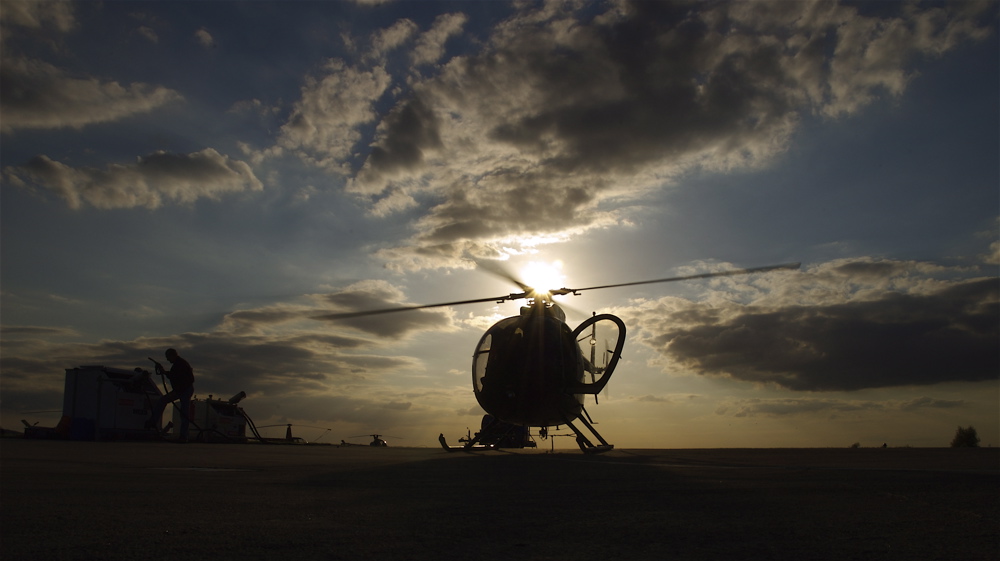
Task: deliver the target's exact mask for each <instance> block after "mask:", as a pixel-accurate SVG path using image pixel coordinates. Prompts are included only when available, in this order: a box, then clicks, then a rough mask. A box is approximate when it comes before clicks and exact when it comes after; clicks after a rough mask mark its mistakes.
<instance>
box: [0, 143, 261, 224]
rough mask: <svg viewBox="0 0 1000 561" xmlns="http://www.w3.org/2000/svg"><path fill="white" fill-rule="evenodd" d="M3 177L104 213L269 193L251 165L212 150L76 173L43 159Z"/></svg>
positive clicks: (11, 169) (10, 168)
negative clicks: (254, 193)
mask: <svg viewBox="0 0 1000 561" xmlns="http://www.w3.org/2000/svg"><path fill="white" fill-rule="evenodd" d="M3 176H4V179H5V181H7V182H9V183H11V184H13V185H16V186H19V187H22V188H32V186H39V187H42V188H44V189H47V190H51V191H53V192H55V193H57V194H58V195H59V196H61V197H62V198H63V199H65V200H66V204H68V205H69V206H70V208H74V209H79V208H81V207H82V206H83V204H84V203H87V204H90V205H91V206H94V207H96V208H102V209H111V208H134V207H146V208H158V207H159V206H161V205H162V204H163V203H164V202H165V201H169V202H176V203H192V202H194V201H196V200H198V199H202V198H209V199H216V200H217V199H219V198H220V197H221V196H222V195H224V194H229V193H237V192H241V191H260V190H262V189H263V184H261V182H260V180H258V179H257V177H256V176H255V175H254V173H253V170H251V168H250V166H249V165H248V164H246V163H245V162H242V161H240V160H234V159H232V158H229V157H228V156H224V155H222V154H220V153H218V152H216V151H215V150H213V149H211V148H206V149H204V150H202V151H200V152H193V153H190V154H172V153H168V152H163V151H158V152H154V153H152V154H149V155H147V156H145V157H140V158H138V160H137V161H136V163H134V164H128V165H121V164H113V165H109V166H107V168H106V169H103V170H101V169H96V168H73V167H70V166H67V165H65V164H62V163H60V162H57V161H54V160H52V159H50V158H49V157H47V156H44V155H41V156H36V157H34V158H32V159H31V160H30V161H29V162H28V163H26V164H24V165H22V166H8V167H5V168H4V169H3Z"/></svg>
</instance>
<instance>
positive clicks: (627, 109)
mask: <svg viewBox="0 0 1000 561" xmlns="http://www.w3.org/2000/svg"><path fill="white" fill-rule="evenodd" d="M977 10H978V11H977ZM878 12H879V13H874V11H872V10H867V11H862V10H861V9H859V8H857V7H852V6H849V5H848V6H843V5H838V4H836V3H806V2H782V3H770V2H750V3H731V2H725V3H677V2H635V3H609V4H606V5H598V6H595V5H593V4H583V5H580V6H578V7H577V8H576V9H574V8H572V7H569V5H566V4H559V5H558V6H556V5H554V4H545V5H544V6H539V5H537V4H530V5H525V10H524V11H523V12H520V13H518V14H517V15H515V16H513V17H512V18H510V19H509V20H507V21H505V22H502V23H501V24H499V25H498V26H497V27H496V28H495V29H494V30H493V33H492V35H491V37H490V38H489V40H488V41H487V43H486V45H487V46H486V48H484V50H483V51H482V52H480V53H478V54H474V55H470V56H463V57H457V58H454V59H452V60H450V61H449V62H448V63H446V64H445V65H444V66H443V67H442V70H441V72H440V74H439V75H437V76H435V77H433V78H430V79H427V80H425V81H423V82H418V83H416V84H415V85H414V93H413V95H412V96H411V97H409V98H407V99H405V100H403V101H401V102H400V104H399V105H397V106H396V107H395V108H394V109H393V110H392V112H391V113H390V114H389V117H387V119H386V120H385V121H384V122H383V123H381V125H380V126H379V135H378V136H377V138H376V140H375V143H374V145H373V146H372V151H371V153H370V155H369V156H368V159H367V161H366V162H365V164H364V167H363V168H362V170H361V171H360V172H359V174H358V175H357V177H356V178H355V181H354V182H353V183H352V184H351V187H350V188H351V190H352V191H354V192H357V193H360V194H364V195H380V194H383V193H391V194H392V195H393V196H394V197H397V198H396V199H394V200H395V201H398V200H401V199H400V193H406V194H408V195H410V196H413V197H416V196H417V195H419V194H425V195H427V196H429V197H430V198H431V200H435V201H437V200H441V199H442V198H443V202H439V203H437V204H433V205H431V206H430V207H429V210H428V212H427V214H426V215H425V216H424V217H423V219H421V220H419V221H418V223H417V224H416V225H415V231H417V232H419V234H418V235H416V236H415V237H414V238H413V239H412V240H410V244H411V245H410V246H408V247H404V248H398V251H393V252H387V253H386V254H385V256H388V257H394V258H398V259H400V260H401V261H405V260H406V259H407V255H406V254H407V253H410V254H412V257H413V258H412V263H411V265H410V266H441V265H442V264H444V263H446V255H445V253H442V254H441V256H440V260H439V261H437V262H435V261H433V260H430V259H429V258H428V257H427V256H426V255H424V256H422V257H417V254H418V253H419V252H420V250H421V248H422V247H423V246H442V245H447V244H451V247H452V248H454V249H455V250H456V251H457V252H458V253H460V254H461V253H467V254H471V251H472V249H473V248H476V247H481V246H492V247H493V248H494V249H496V248H497V247H501V245H502V244H501V243H500V242H499V240H501V239H508V240H509V238H510V234H511V233H512V232H517V233H518V234H519V235H523V236H532V235H541V234H551V233H553V232H565V231H566V229H569V228H572V229H573V230H574V231H580V230H585V229H587V228H592V227H598V226H602V225H605V224H606V223H607V219H608V216H607V215H605V214H601V213H598V212H596V209H597V208H598V207H599V205H600V204H602V203H603V202H610V201H612V200H617V201H619V202H620V201H624V200H629V199H631V200H635V199H637V198H641V197H642V196H643V194H644V193H646V192H648V190H650V189H658V188H661V187H662V186H663V184H664V183H666V182H669V180H670V177H672V176H675V175H677V174H678V173H682V172H684V171H686V170H690V169H692V168H702V169H708V170H713V171H715V170H720V171H721V170H730V169H734V168H744V167H754V166H762V165H766V164H767V163H768V162H769V161H770V160H771V159H772V158H773V156H775V155H776V154H779V153H781V152H782V151H784V150H785V149H786V147H787V146H788V144H789V140H790V139H791V137H792V135H793V134H794V132H795V130H796V127H797V124H798V122H799V120H800V119H801V116H802V115H804V114H823V115H826V116H829V117H837V116H841V115H850V114H852V113H855V112H856V111H858V110H859V109H860V108H861V107H864V106H865V105H867V104H869V103H871V102H872V101H873V100H875V99H877V98H878V97H879V96H884V95H887V94H888V95H891V96H897V95H900V94H901V93H902V92H903V91H904V90H905V88H906V86H907V84H908V83H909V81H910V80H911V79H912V78H913V77H914V76H915V72H914V71H913V70H911V69H910V66H911V65H912V63H913V62H914V61H915V60H916V59H917V58H918V57H921V56H927V55H935V56H936V55H939V54H941V53H943V52H945V51H947V50H948V49H951V48H953V47H954V46H955V45H957V44H959V43H960V42H961V41H963V40H969V39H970V38H971V39H979V38H982V37H984V36H985V35H987V34H989V33H990V32H991V30H992V27H991V23H990V21H989V17H990V15H989V14H990V13H991V12H990V9H989V7H988V6H986V5H979V6H978V8H977V7H975V6H968V5H967V6H963V8H962V9H957V8H951V7H946V8H940V7H929V8H925V9H924V8H913V7H907V8H905V9H904V8H903V7H902V5H894V6H892V7H891V9H885V10H879V11H878ZM584 185H586V187H582V186H584ZM525 192H529V193H532V194H534V195H535V198H536V199H539V198H540V199H542V202H549V201H548V199H549V198H548V197H547V196H546V195H540V194H539V193H540V192H544V193H548V194H551V197H550V198H551V199H552V200H557V201H559V202H560V204H559V205H558V206H557V208H556V209H555V210H554V211H553V212H554V213H555V214H556V215H557V216H556V219H555V220H553V216H551V215H550V214H549V213H546V212H534V213H533V212H532V210H533V209H536V208H538V207H540V206H543V205H542V204H529V205H519V204H517V203H518V202H519V201H518V199H519V194H520V193H525ZM407 200H408V201H412V199H407ZM390 207H391V208H396V209H400V208H409V206H408V205H403V204H398V203H397V204H395V205H387V206H386V207H385V208H379V209H378V212H384V211H386V210H388V209H389V208H390ZM574 215H575V216H576V217H577V220H576V222H575V223H573V224H572V225H570V224H568V223H567V222H565V221H561V220H559V219H558V217H560V216H574ZM560 228H562V230H560ZM447 255H448V256H449V257H451V258H452V259H454V257H453V256H452V254H451V253H448V254H447Z"/></svg>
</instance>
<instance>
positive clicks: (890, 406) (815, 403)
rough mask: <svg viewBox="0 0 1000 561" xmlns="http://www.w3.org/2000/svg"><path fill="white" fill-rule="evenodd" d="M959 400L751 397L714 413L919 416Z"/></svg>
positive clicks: (961, 403) (957, 404)
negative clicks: (875, 413)
mask: <svg viewBox="0 0 1000 561" xmlns="http://www.w3.org/2000/svg"><path fill="white" fill-rule="evenodd" d="M967 405H968V403H966V402H964V401H960V400H945V399H932V398H929V397H921V398H917V399H913V400H910V401H907V402H897V401H863V400H843V399H822V398H770V399H767V398H752V399H738V400H728V401H724V402H722V403H720V404H719V406H718V407H717V408H716V410H715V413H716V414H717V415H728V416H732V417H756V416H764V417H787V416H796V415H815V414H818V413H823V414H826V415H827V416H829V417H840V416H843V415H845V414H856V413H861V412H866V411H875V412H887V411H888V412H895V411H902V412H906V413H920V412H922V411H923V410H924V409H955V408H961V407H966V406H967Z"/></svg>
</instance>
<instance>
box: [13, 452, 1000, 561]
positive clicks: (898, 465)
mask: <svg viewBox="0 0 1000 561" xmlns="http://www.w3.org/2000/svg"><path fill="white" fill-rule="evenodd" d="M0 483H2V484H0V509H2V519H0V528H2V537H0V540H2V541H0V558H2V559H4V560H5V561H18V560H36V559H37V560H45V561H50V560H68V559H101V560H130V561H132V560H145V559H170V560H182V559H213V560H238V561H250V560H274V559H289V560H310V559H323V560H326V559H351V560H355V559H393V560H395V559H400V560H402V559H407V560H409V559H461V560H465V559H470V560H475V559H505V560H506V559H511V560H522V559H557V560H564V559H565V560H570V559H572V560H591V559H593V560H598V559H599V560H602V561H605V560H609V559H626V560H633V559H656V560H675V559H712V560H732V559H789V560H791V559H794V560H797V561H798V560H807V559H811V560H817V559H830V560H837V561H845V560H851V559H878V560H883V559H901V560H902V559H906V560H910V559H941V560H949V561H951V560H978V559H983V560H990V561H995V560H996V559H998V556H1000V449H997V448H987V449H950V448H943V449H909V448H907V449H892V448H890V449H785V450H615V451H613V452H611V453H608V454H605V455H602V456H584V455H583V454H581V453H580V452H578V451H565V452H562V453H560V452H558V451H557V452H556V453H554V454H546V453H542V452H541V451H532V452H514V453H512V452H475V453H461V452H457V453H450V454H449V453H447V452H445V451H444V450H441V449H434V448H368V447H358V448H338V447H330V446H291V445H261V444H245V445H240V444H186V445H182V444H168V443H156V442H145V443H142V442H136V443H90V442H65V441H42V440H24V439H4V440H2V441H0Z"/></svg>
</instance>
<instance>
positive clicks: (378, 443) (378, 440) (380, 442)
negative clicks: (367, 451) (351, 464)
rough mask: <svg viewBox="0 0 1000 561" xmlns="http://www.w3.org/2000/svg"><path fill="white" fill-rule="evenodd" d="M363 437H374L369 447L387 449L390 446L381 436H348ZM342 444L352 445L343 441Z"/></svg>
mask: <svg viewBox="0 0 1000 561" xmlns="http://www.w3.org/2000/svg"><path fill="white" fill-rule="evenodd" d="M362 436H370V437H372V441H371V442H370V443H368V446H375V447H379V448H385V447H386V446H389V443H388V442H386V441H385V439H384V438H382V435H381V434H359V435H357V436H348V437H347V438H361V437H362ZM389 438H398V437H395V436H390V437H389ZM341 442H342V443H343V445H349V444H350V443H349V442H344V441H341ZM357 446H362V445H360V444H359V445H357Z"/></svg>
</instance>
